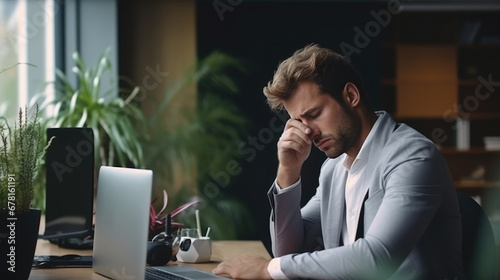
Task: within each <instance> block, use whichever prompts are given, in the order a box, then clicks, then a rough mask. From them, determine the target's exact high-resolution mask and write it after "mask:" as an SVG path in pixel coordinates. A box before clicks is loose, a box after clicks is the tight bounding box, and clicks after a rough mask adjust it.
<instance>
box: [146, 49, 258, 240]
mask: <svg viewBox="0 0 500 280" xmlns="http://www.w3.org/2000/svg"><path fill="white" fill-rule="evenodd" d="M244 71H245V67H244V64H243V63H242V61H240V60H239V59H237V58H235V57H232V56H230V55H227V54H224V53H221V52H217V51H216V52H213V53H211V54H209V55H208V56H206V57H205V58H203V59H202V60H200V61H199V62H198V63H197V65H195V66H193V68H192V69H191V70H190V71H188V72H187V73H185V74H184V75H183V76H182V78H181V79H179V80H176V81H171V83H170V84H169V86H168V87H167V89H166V91H165V93H164V95H163V96H162V99H161V100H158V101H157V104H158V106H157V107H156V109H155V110H154V112H153V113H152V114H151V117H150V118H149V119H148V127H149V132H150V133H149V134H148V135H149V137H148V138H145V139H144V142H143V143H144V155H145V165H146V167H148V168H151V169H153V170H154V171H155V173H154V174H155V176H156V180H155V182H156V185H155V190H156V193H159V192H160V190H162V189H166V191H167V193H168V194H169V203H168V205H169V206H170V205H171V206H172V207H174V208H175V207H177V206H179V205H182V204H184V203H185V202H187V201H193V200H200V204H199V205H197V206H196V207H194V208H190V209H188V210H189V211H184V212H183V213H182V214H180V215H178V216H179V218H178V219H179V220H180V221H181V222H182V223H183V224H184V226H187V227H190V226H195V219H194V215H193V213H192V210H194V209H195V208H199V209H200V217H201V220H202V224H203V226H204V227H205V228H206V227H207V226H210V228H211V237H212V238H214V239H237V238H238V237H239V236H240V235H241V234H242V233H243V232H246V231H247V229H248V226H251V224H252V223H251V218H250V215H249V214H248V210H247V209H246V208H245V206H244V205H243V204H242V203H241V202H240V201H238V200H237V199H235V198H234V197H232V196H230V195H228V194H227V192H225V191H224V190H223V189H222V188H219V187H218V186H217V187H216V188H218V189H216V190H214V191H216V192H217V193H216V194H215V193H212V192H211V193H210V194H207V188H206V186H207V185H209V184H213V182H212V178H211V177H210V175H209V174H210V173H211V172H217V171H219V170H225V168H226V166H227V164H228V162H230V161H232V160H233V159H235V158H236V157H237V154H236V152H235V151H234V150H235V149H231V147H234V145H235V144H236V143H240V142H241V141H242V140H241V139H242V135H243V134H244V133H245V132H246V125H247V119H246V117H245V116H244V115H242V114H241V111H240V110H239V109H238V107H237V106H236V105H235V104H234V103H233V102H231V99H233V98H237V94H238V93H239V89H238V86H237V82H236V79H235V77H234V75H231V73H232V74H236V73H242V72H244ZM193 84H196V85H197V95H198V99H197V104H196V105H197V106H196V108H195V110H194V111H193V110H188V109H183V108H180V109H179V108H177V107H176V106H178V104H179V102H175V100H177V101H178V100H179V99H182V98H190V97H189V96H190V95H188V94H185V93H186V91H187V90H189V87H190V86H192V85H193ZM180 103H184V102H180ZM172 111H176V112H178V114H183V116H181V117H180V119H182V120H183V121H181V122H179V123H174V124H172V123H169V124H170V126H169V127H168V128H165V125H164V123H163V122H164V120H165V119H166V118H167V117H168V115H166V114H168V113H169V112H172ZM179 171H182V172H184V173H185V174H187V176H186V177H187V178H184V184H183V185H182V186H181V187H180V188H179V187H175V186H174V182H173V181H174V180H175V178H176V177H175V176H176V175H178V174H179V173H180V172H179ZM211 186H212V185H211ZM158 196H161V194H158ZM157 207H158V209H159V208H161V205H158V206H157ZM168 210H172V209H167V211H166V213H168V212H169V211H168Z"/></svg>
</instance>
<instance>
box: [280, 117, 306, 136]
mask: <svg viewBox="0 0 500 280" xmlns="http://www.w3.org/2000/svg"><path fill="white" fill-rule="evenodd" d="M291 127H295V128H297V129H298V130H300V131H302V132H303V133H304V134H310V133H311V128H310V127H308V126H307V125H305V124H304V123H302V122H301V121H298V120H295V119H289V120H288V121H287V122H286V125H285V130H287V129H289V128H291Z"/></svg>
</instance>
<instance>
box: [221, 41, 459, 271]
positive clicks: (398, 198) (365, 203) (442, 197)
mask: <svg viewBox="0 0 500 280" xmlns="http://www.w3.org/2000/svg"><path fill="white" fill-rule="evenodd" d="M264 94H265V95H266V96H267V99H268V103H269V104H270V106H271V107H272V108H273V109H280V108H285V109H286V110H287V111H288V113H289V115H290V117H291V118H290V120H289V121H288V122H287V124H286V126H285V129H284V131H283V134H282V136H281V138H280V139H279V141H278V145H277V146H278V159H279V166H278V172H277V176H276V181H275V182H274V184H273V186H272V187H271V189H270V191H269V198H270V202H271V206H272V213H271V225H270V229H271V237H272V249H273V253H274V256H275V258H274V259H272V260H271V261H268V260H266V259H263V258H260V257H255V256H239V257H237V258H234V259H231V260H228V261H225V262H222V263H221V264H220V265H219V266H218V267H217V268H216V269H214V271H213V272H214V273H215V274H221V275H228V276H230V277H232V278H243V279H271V278H273V279H292V278H309V279H462V278H464V277H463V270H462V264H461V258H462V256H461V224H460V214H459V209H458V203H457V196H456V193H455V189H454V186H453V182H452V179H451V176H450V174H449V171H448V168H447V166H446V163H445V162H444V160H443V158H442V157H441V155H440V153H439V151H438V150H437V149H436V148H435V146H434V144H433V143H432V142H431V141H430V140H428V139H427V138H425V137H424V136H422V135H421V134H419V133H418V132H416V131H415V130H413V129H412V128H410V127H408V126H407V125H404V124H398V123H396V122H395V121H394V120H393V119H391V117H390V116H389V115H388V114H387V113H385V112H373V110H372V109H371V107H370V105H369V102H368V100H367V97H366V92H365V89H364V86H363V83H362V81H361V78H360V77H359V75H358V74H357V72H356V70H355V69H354V68H353V67H352V65H351V64H350V63H349V62H348V61H347V60H346V59H345V58H343V57H342V56H340V55H338V54H337V53H335V52H333V51H331V50H328V49H324V48H320V47H318V46H317V45H310V46H307V47H305V48H304V49H302V50H299V51H297V52H296V53H295V54H294V55H293V56H292V57H290V58H289V59H287V60H285V61H283V62H282V63H281V64H280V66H279V67H278V70H277V71H276V73H275V75H274V78H273V80H272V82H270V83H269V84H268V86H267V87H266V88H264ZM430 101H431V100H430ZM312 144H314V145H315V146H316V147H318V148H319V149H320V150H322V151H323V152H324V153H325V154H326V155H327V156H328V159H327V160H326V161H325V162H324V164H323V166H322V167H321V173H320V177H319V186H318V187H317V190H316V194H315V195H314V196H313V197H312V198H311V199H310V201H309V202H308V203H307V204H306V205H305V206H304V207H303V208H302V209H301V208H300V197H301V188H302V186H301V180H300V170H301V168H302V165H303V163H304V161H305V160H306V159H307V158H308V156H309V153H310V151H311V146H312Z"/></svg>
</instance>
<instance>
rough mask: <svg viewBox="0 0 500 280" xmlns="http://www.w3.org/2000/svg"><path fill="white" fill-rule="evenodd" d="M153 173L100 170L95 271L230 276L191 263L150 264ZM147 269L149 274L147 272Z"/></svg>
mask: <svg viewBox="0 0 500 280" xmlns="http://www.w3.org/2000/svg"><path fill="white" fill-rule="evenodd" d="M152 185H153V172H152V171H151V170H146V169H134V168H122V167H108V166H103V167H101V168H100V170H99V178H98V187H97V198H96V215H95V235H94V251H93V269H94V272H96V273H98V274H101V275H103V276H106V277H108V278H112V279H127V280H132V279H134V280H144V279H147V280H149V279H207V280H209V279H226V278H222V277H218V276H215V275H212V274H210V273H207V272H203V271H201V270H198V269H196V268H192V267H187V266H172V265H169V266H155V267H153V266H148V267H147V268H146V255H147V241H148V231H149V207H150V203H151V191H152ZM146 269H147V271H148V272H147V273H146Z"/></svg>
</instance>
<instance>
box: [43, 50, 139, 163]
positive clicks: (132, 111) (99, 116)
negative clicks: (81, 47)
mask: <svg viewBox="0 0 500 280" xmlns="http://www.w3.org/2000/svg"><path fill="white" fill-rule="evenodd" d="M108 52H109V49H108V50H106V51H105V52H104V53H103V54H102V55H101V56H100V58H99V59H98V61H97V63H96V64H95V65H93V66H90V67H87V66H86V65H85V63H84V62H83V60H82V58H81V56H80V54H79V53H78V52H74V53H73V59H74V61H75V67H73V72H74V74H75V75H76V77H77V85H72V84H71V82H70V79H69V77H68V76H69V74H66V73H63V72H62V71H60V70H59V69H56V76H57V78H58V80H57V81H55V82H54V83H53V84H54V85H55V89H56V98H55V99H54V100H52V101H48V100H44V102H42V106H41V107H42V110H46V108H48V107H49V106H50V107H51V108H54V110H53V112H52V113H51V114H50V115H49V116H48V117H47V118H46V119H45V122H46V126H47V127H91V128H92V129H93V132H94V143H95V148H96V152H95V161H96V166H97V167H98V166H101V165H110V166H114V165H119V166H134V167H144V166H143V165H144V164H143V151H142V146H141V142H140V139H139V137H140V135H142V134H143V133H146V132H145V131H144V129H143V128H145V127H146V122H145V118H144V114H143V113H142V111H141V110H140V108H139V107H138V106H137V105H136V104H133V103H132V102H131V101H132V100H133V99H134V98H135V97H136V95H137V94H138V93H139V88H138V87H135V88H133V89H131V90H126V89H120V88H118V89H117V87H116V85H114V83H113V82H112V80H111V79H109V80H107V76H106V75H107V74H108V72H110V71H111V69H112V65H111V61H110V60H109V58H108ZM103 83H109V84H110V86H111V87H110V89H109V90H108V91H103V90H102V88H103V87H102V86H103ZM113 91H118V92H119V93H121V94H126V96H125V98H122V97H121V96H119V95H117V94H115V92H113ZM36 99H37V98H35V100H36Z"/></svg>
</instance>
